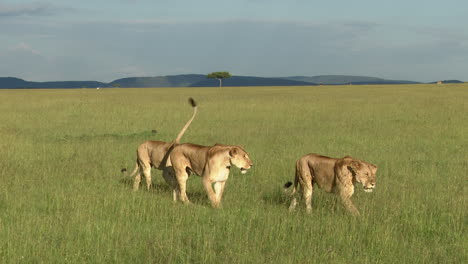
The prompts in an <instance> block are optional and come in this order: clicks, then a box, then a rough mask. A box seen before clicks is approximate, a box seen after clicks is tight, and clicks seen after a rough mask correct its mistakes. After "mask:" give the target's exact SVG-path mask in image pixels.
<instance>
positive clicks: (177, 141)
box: [173, 97, 198, 144]
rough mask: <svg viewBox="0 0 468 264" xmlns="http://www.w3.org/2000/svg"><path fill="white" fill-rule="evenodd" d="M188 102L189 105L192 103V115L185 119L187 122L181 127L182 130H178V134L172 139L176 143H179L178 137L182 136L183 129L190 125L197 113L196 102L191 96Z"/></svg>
mask: <svg viewBox="0 0 468 264" xmlns="http://www.w3.org/2000/svg"><path fill="white" fill-rule="evenodd" d="M189 103H190V105H192V107H193V114H192V117H191V118H190V119H189V120H188V121H187V123H186V124H185V126H184V127H183V128H182V130H181V131H180V132H179V134H178V135H177V137H176V139H175V140H174V141H173V142H174V143H176V144H179V143H180V139H181V138H182V136H183V135H184V133H185V131H186V130H187V128H188V127H189V126H190V124H191V123H192V121H193V119H195V116H196V115H197V107H198V106H197V102H195V100H193V98H191V97H190V98H189Z"/></svg>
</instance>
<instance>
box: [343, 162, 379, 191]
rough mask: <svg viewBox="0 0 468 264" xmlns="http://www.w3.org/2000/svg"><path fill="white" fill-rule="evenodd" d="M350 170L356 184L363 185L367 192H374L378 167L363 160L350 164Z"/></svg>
mask: <svg viewBox="0 0 468 264" xmlns="http://www.w3.org/2000/svg"><path fill="white" fill-rule="evenodd" d="M348 168H349V169H350V170H351V172H352V173H353V176H354V177H355V179H356V182H359V183H360V184H362V187H364V191H365V192H372V191H373V190H374V188H375V173H376V172H377V166H375V165H374V164H370V163H367V162H364V161H362V160H353V161H351V162H350V164H349V166H348Z"/></svg>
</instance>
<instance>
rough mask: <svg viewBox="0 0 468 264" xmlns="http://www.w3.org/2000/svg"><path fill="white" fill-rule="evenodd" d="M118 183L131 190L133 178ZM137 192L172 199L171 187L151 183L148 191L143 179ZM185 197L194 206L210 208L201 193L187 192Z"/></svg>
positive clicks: (204, 194)
mask: <svg viewBox="0 0 468 264" xmlns="http://www.w3.org/2000/svg"><path fill="white" fill-rule="evenodd" d="M119 182H120V183H121V184H123V185H125V186H127V187H128V189H129V190H133V178H131V177H125V178H122V179H120V180H119ZM138 190H139V191H145V192H148V193H151V194H161V195H164V196H167V197H170V199H172V187H171V186H169V185H168V184H166V183H165V182H154V181H153V182H152V184H151V188H150V189H149V191H147V190H146V182H145V180H144V179H142V180H141V183H140V188H139V189H138ZM187 196H188V198H189V200H190V202H191V203H193V204H196V205H203V206H210V202H209V200H208V196H207V194H206V193H205V192H203V191H187Z"/></svg>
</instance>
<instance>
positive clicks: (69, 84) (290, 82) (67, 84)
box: [0, 74, 462, 89]
mask: <svg viewBox="0 0 468 264" xmlns="http://www.w3.org/2000/svg"><path fill="white" fill-rule="evenodd" d="M416 83H419V82H413V81H403V80H386V79H382V78H376V77H367V76H351V75H319V76H291V77H271V78H266V77H255V76H233V77H231V78H228V79H224V80H223V86H302V85H317V84H324V85H345V84H416ZM432 83H436V82H432ZM443 83H462V82H461V81H458V80H445V81H443ZM218 86H219V82H218V81H217V80H216V79H207V78H206V75H203V74H181V75H168V76H155V77H129V78H122V79H117V80H115V81H112V82H110V83H104V82H97V81H61V82H31V81H25V80H23V79H19V78H14V77H0V89H21V88H96V87H122V88H125V87H135V88H139V87H218Z"/></svg>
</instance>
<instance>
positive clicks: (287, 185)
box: [283, 170, 299, 196]
mask: <svg viewBox="0 0 468 264" xmlns="http://www.w3.org/2000/svg"><path fill="white" fill-rule="evenodd" d="M298 173H299V172H298V170H296V174H295V177H294V186H293V189H292V191H291V192H290V193H289V196H293V195H294V194H295V193H296V191H297V184H298V183H299V175H298ZM291 185H293V183H292V182H290V181H288V182H286V183H285V184H284V186H283V190H284V192H285V193H286V194H288V188H289V187H291Z"/></svg>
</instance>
